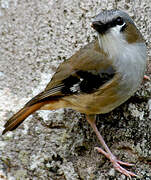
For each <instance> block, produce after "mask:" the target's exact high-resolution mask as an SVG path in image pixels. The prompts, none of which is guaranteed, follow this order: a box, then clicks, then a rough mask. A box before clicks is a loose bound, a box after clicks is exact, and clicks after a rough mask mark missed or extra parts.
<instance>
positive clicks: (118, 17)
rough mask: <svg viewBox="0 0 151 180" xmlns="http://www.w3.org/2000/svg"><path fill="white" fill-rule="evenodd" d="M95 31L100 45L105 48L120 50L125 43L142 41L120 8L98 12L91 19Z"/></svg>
mask: <svg viewBox="0 0 151 180" xmlns="http://www.w3.org/2000/svg"><path fill="white" fill-rule="evenodd" d="M92 27H93V28H94V29H95V30H96V31H97V33H98V36H99V41H100V46H101V47H102V48H103V49H104V50H105V51H108V50H110V47H112V48H116V49H118V51H120V50H122V49H121V48H122V47H125V45H127V44H133V43H142V42H144V40H143V38H142V35H141V33H140V32H139V30H138V29H137V28H136V26H135V24H134V22H133V20H132V19H131V18H130V17H129V15H128V14H127V13H125V12H123V11H121V10H107V11H103V12H101V13H99V14H98V15H97V16H96V17H95V18H94V19H93V21H92Z"/></svg>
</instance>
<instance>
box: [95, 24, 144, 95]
mask: <svg viewBox="0 0 151 180" xmlns="http://www.w3.org/2000/svg"><path fill="white" fill-rule="evenodd" d="M98 39H99V45H100V48H102V49H103V50H104V52H105V53H106V54H107V55H108V58H109V59H110V60H111V61H112V62H113V65H114V66H115V68H116V70H117V72H119V74H120V75H121V76H122V82H123V84H127V85H126V87H128V86H129V87H128V88H131V92H130V93H133V92H135V91H136V89H137V88H138V86H139V84H140V82H141V81H142V78H143V74H144V71H145V67H146V59H147V58H146V46H145V43H143V42H142V43H131V44H130V43H128V42H127V40H126V39H125V37H124V34H123V33H121V32H120V29H119V27H118V26H116V27H114V28H112V29H111V30H110V32H107V33H106V34H105V35H103V36H102V35H98Z"/></svg>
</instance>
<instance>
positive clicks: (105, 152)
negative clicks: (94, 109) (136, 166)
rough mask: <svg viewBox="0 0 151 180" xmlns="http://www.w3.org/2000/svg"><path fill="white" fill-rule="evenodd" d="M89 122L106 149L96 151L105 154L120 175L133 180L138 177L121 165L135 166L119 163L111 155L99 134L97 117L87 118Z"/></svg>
mask: <svg viewBox="0 0 151 180" xmlns="http://www.w3.org/2000/svg"><path fill="white" fill-rule="evenodd" d="M87 121H88V122H89V124H90V125H91V127H92V128H93V130H94V132H95V134H96V135H97V137H98V139H99V141H100V143H101V144H102V146H103V148H104V149H105V151H104V150H103V149H102V148H98V147H96V148H95V149H96V150H97V151H98V152H100V153H102V154H104V155H105V156H106V158H108V159H109V160H110V161H111V162H112V164H113V167H114V168H115V169H116V170H117V171H119V172H120V173H122V174H124V175H126V176H128V177H129V178H131V176H135V177H137V175H136V174H134V173H132V172H130V171H127V170H126V169H124V168H123V167H122V166H121V165H125V166H133V164H129V163H126V162H122V161H119V160H117V158H116V157H115V156H114V155H113V154H112V153H111V151H110V149H109V148H108V146H107V145H106V143H105V141H104V139H103V137H102V136H101V134H100V133H99V131H98V129H97V127H96V124H95V116H93V115H92V116H87Z"/></svg>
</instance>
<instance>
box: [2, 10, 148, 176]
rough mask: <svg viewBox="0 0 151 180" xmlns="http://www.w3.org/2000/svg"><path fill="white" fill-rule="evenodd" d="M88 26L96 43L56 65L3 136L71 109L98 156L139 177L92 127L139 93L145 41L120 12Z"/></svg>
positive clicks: (104, 14) (107, 12) (100, 17)
mask: <svg viewBox="0 0 151 180" xmlns="http://www.w3.org/2000/svg"><path fill="white" fill-rule="evenodd" d="M91 27H92V28H93V30H94V32H96V34H97V36H96V39H94V40H93V41H92V42H90V43H88V44H87V45H85V46H84V47H83V48H81V49H80V50H78V51H77V52H76V53H75V54H73V55H72V56H71V57H70V58H69V59H68V60H66V61H64V62H63V63H61V64H60V65H59V67H58V68H57V70H56V72H55V74H54V75H53V77H52V79H51V80H50V82H49V83H48V85H47V86H46V88H45V90H44V91H42V92H41V93H40V94H38V95H36V96H35V97H33V98H32V99H31V100H30V101H29V102H27V103H26V104H25V106H24V107H23V108H22V109H21V110H19V111H18V112H17V113H16V114H15V115H13V116H12V117H11V118H10V119H9V120H8V121H7V122H6V124H5V125H4V127H5V129H4V131H3V133H2V134H5V133H6V132H7V131H12V130H14V129H16V128H17V127H18V126H19V125H20V124H21V123H22V122H23V121H24V120H25V119H26V118H27V117H28V116H29V115H30V114H32V113H34V112H35V111H37V110H56V109H59V108H71V109H73V110H75V111H78V112H80V113H84V114H85V117H86V119H87V121H88V123H89V124H90V126H91V127H92V129H93V131H94V132H95V134H96V136H97V138H98V140H99V142H100V144H101V146H102V147H97V148H96V149H97V151H98V152H99V153H102V154H103V155H104V156H105V157H106V158H108V159H109V160H110V162H111V163H112V165H113V167H114V168H115V169H116V170H117V171H119V172H120V173H122V174H124V175H125V176H127V177H129V178H131V177H133V176H137V175H136V174H135V173H133V172H131V171H129V170H127V169H126V168H124V167H123V165H124V166H128V167H129V166H130V167H131V166H132V165H133V164H130V163H127V162H122V161H120V160H118V159H117V157H116V156H115V155H114V154H113V153H112V152H111V150H110V149H109V147H108V146H107V144H106V143H105V141H104V139H103V137H102V136H101V134H100V132H99V130H98V128H97V126H96V116H97V115H98V114H105V113H108V112H110V111H112V110H113V109H115V108H117V107H118V106H120V105H121V104H123V103H124V102H125V101H127V100H128V99H129V98H130V97H131V96H132V95H133V94H134V93H135V92H136V90H137V89H138V88H139V86H140V84H141V82H142V80H143V77H144V72H145V68H146V64H147V60H146V59H147V53H146V45H145V41H144V39H143V36H142V34H141V32H140V31H139V30H138V28H137V27H136V25H135V23H134V22H133V20H132V19H131V17H130V16H129V15H128V14H127V13H126V12H124V11H122V10H118V9H112V10H104V11H101V12H100V13H99V14H98V15H96V16H95V17H93V19H92V23H91V26H90V28H91Z"/></svg>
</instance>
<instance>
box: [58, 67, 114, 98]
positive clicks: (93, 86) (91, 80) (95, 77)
mask: <svg viewBox="0 0 151 180" xmlns="http://www.w3.org/2000/svg"><path fill="white" fill-rule="evenodd" d="M114 75H115V70H114V69H113V68H112V67H109V68H108V69H106V70H101V71H100V72H94V71H93V72H92V71H82V70H79V71H77V72H76V76H72V75H71V76H69V77H68V78H66V79H65V80H63V83H64V87H63V88H62V90H61V91H62V93H63V94H66V95H71V94H78V93H93V92H95V91H96V90H97V89H99V87H100V86H102V85H103V84H105V83H107V82H108V81H109V80H111V79H112V78H113V76H114Z"/></svg>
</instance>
